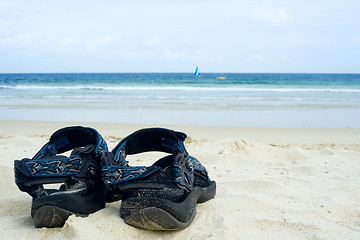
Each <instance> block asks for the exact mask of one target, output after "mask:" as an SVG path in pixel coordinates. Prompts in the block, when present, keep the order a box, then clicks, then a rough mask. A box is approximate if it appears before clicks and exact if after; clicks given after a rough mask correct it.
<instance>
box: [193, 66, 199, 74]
mask: <svg viewBox="0 0 360 240" xmlns="http://www.w3.org/2000/svg"><path fill="white" fill-rule="evenodd" d="M194 75H195V76H200V73H199V70H198V66H196V69H195V72H194Z"/></svg>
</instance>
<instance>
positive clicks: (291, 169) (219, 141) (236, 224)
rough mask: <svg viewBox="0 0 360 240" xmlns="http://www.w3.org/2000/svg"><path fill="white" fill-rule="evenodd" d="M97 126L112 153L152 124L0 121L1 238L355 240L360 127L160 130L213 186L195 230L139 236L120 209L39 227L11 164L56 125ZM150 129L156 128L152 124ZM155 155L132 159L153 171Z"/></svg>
mask: <svg viewBox="0 0 360 240" xmlns="http://www.w3.org/2000/svg"><path fill="white" fill-rule="evenodd" d="M72 125H82V126H89V127H93V128H95V129H97V130H98V131H99V132H100V133H101V134H102V136H103V137H105V140H106V141H107V143H108V145H109V148H110V149H112V148H113V147H114V146H115V145H116V144H117V143H118V142H119V140H120V139H121V138H123V137H125V136H127V135H128V134H130V133H132V132H133V131H135V130H138V129H140V128H144V127H150V126H149V125H127V124H111V123H83V122H74V123H69V122H39V121H7V120H2V121H0V158H1V162H0V171H1V172H0V178H1V188H0V201H1V204H0V221H1V224H0V232H1V236H2V238H4V239H105V238H106V239H359V238H360V206H359V201H360V190H359V184H360V175H359V172H360V164H359V161H360V138H359V136H360V129H345V128H341V129H340V128H331V129H321V128H242V127H204V126H196V127H194V126H193V127H192V126H166V125H165V126H164V125H161V126H160V127H167V128H172V129H175V130H178V131H183V132H185V133H187V135H188V139H187V140H186V147H187V149H188V151H189V152H190V153H191V154H192V155H193V156H195V157H197V158H198V159H199V160H200V161H201V162H202V163H203V164H204V165H205V166H206V168H207V169H208V172H209V175H210V177H211V178H212V179H213V180H215V181H216V182H217V195H216V198H215V199H213V200H211V201H208V202H206V203H203V204H199V205H198V208H197V215H196V217H195V219H194V221H193V222H192V224H191V225H190V226H189V227H188V228H186V229H184V230H182V231H175V232H156V231H146V230H140V229H137V228H133V227H131V226H128V225H127V224H125V223H124V222H123V220H122V219H121V218H120V217H119V207H120V204H121V202H120V201H119V202H115V203H111V204H107V205H106V208H105V209H102V210H100V211H98V212H96V213H94V214H91V215H90V216H88V217H86V218H81V217H75V216H71V217H70V218H69V219H68V221H67V222H66V224H65V226H64V227H63V228H56V229H46V228H42V229H36V228H35V227H34V225H33V222H32V218H31V216H30V207H31V198H30V196H29V195H28V194H26V193H24V192H21V191H20V190H19V189H18V188H17V186H16V185H15V182H14V173H13V162H14V160H16V159H21V158H24V157H30V158H31V157H33V155H34V154H35V153H36V152H37V151H38V149H39V148H40V147H41V146H43V144H44V143H46V142H47V141H48V139H49V137H50V135H51V134H52V133H53V132H54V131H56V130H57V129H59V128H62V127H66V126H72ZM151 126H153V125H151ZM157 159H158V155H156V154H153V153H149V154H143V155H140V156H136V157H135V158H133V160H132V159H130V164H132V165H150V164H152V163H153V162H154V161H155V160H157Z"/></svg>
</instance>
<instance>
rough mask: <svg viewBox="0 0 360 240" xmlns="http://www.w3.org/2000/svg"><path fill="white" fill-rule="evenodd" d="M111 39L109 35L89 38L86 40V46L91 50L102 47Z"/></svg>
mask: <svg viewBox="0 0 360 240" xmlns="http://www.w3.org/2000/svg"><path fill="white" fill-rule="evenodd" d="M110 40H111V37H110V36H104V37H100V38H96V39H90V40H88V41H87V46H88V48H90V49H92V50H96V49H99V48H102V47H105V46H107V45H108V44H109V42H110Z"/></svg>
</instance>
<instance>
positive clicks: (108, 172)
mask: <svg viewBox="0 0 360 240" xmlns="http://www.w3.org/2000/svg"><path fill="white" fill-rule="evenodd" d="M159 169H160V167H158V166H150V167H145V166H136V167H129V166H114V165H109V166H103V167H102V178H103V181H104V183H105V184H106V185H107V186H110V185H114V184H119V183H125V182H129V181H132V180H135V179H141V178H144V177H147V176H149V175H150V174H152V173H154V172H156V171H158V170H159Z"/></svg>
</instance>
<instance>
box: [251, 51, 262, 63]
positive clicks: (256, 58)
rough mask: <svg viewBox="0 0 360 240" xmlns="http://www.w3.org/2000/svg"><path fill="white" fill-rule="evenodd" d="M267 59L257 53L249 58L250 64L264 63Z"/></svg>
mask: <svg viewBox="0 0 360 240" xmlns="http://www.w3.org/2000/svg"><path fill="white" fill-rule="evenodd" d="M264 59H265V57H264V55H263V54H262V53H257V54H255V55H253V56H250V57H249V62H262V61H263V60H264Z"/></svg>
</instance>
